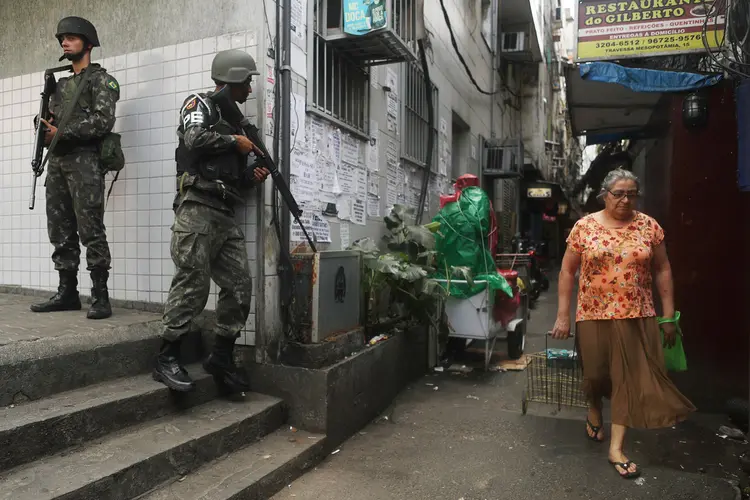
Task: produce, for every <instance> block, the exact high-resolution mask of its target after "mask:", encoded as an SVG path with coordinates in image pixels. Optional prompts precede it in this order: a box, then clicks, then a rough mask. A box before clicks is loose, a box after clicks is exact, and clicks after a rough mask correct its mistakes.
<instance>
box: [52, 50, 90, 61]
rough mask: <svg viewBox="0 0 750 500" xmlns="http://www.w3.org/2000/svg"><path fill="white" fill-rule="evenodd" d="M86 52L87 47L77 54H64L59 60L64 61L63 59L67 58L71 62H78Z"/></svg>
mask: <svg viewBox="0 0 750 500" xmlns="http://www.w3.org/2000/svg"><path fill="white" fill-rule="evenodd" d="M84 54H86V49H83V50H82V51H80V52H77V53H75V54H63V55H61V56H60V59H58V61H62V60H63V59H67V60H68V61H70V62H78V61H80V60H81V59H83V56H84Z"/></svg>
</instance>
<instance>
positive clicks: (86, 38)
mask: <svg viewBox="0 0 750 500" xmlns="http://www.w3.org/2000/svg"><path fill="white" fill-rule="evenodd" d="M55 36H56V37H57V39H58V41H59V42H60V46H61V47H62V48H63V50H64V55H63V56H62V57H61V58H60V60H62V59H68V60H69V61H71V63H72V65H73V75H72V76H69V77H65V78H61V79H60V81H59V82H58V83H57V89H56V91H55V93H54V95H53V96H52V97H51V98H50V114H51V115H52V119H51V120H50V121H49V122H48V121H46V120H42V122H43V123H44V125H46V126H47V133H46V136H45V142H46V144H47V145H48V146H49V145H50V142H51V141H52V138H53V137H54V136H55V134H59V136H60V137H59V138H58V142H57V144H56V146H55V148H54V150H53V151H52V152H51V154H50V155H49V168H48V171H47V181H46V183H45V186H46V198H47V199H46V202H47V231H48V234H49V239H50V242H51V243H52V245H53V246H54V251H53V252H52V260H53V262H54V263H55V269H57V271H58V273H59V275H60V284H59V287H58V292H57V294H56V295H55V296H54V297H52V298H51V299H50V300H48V301H47V302H44V303H41V304H34V305H32V306H31V310H32V311H35V312H51V311H67V310H80V309H81V300H80V298H79V296H78V288H77V287H78V279H77V274H78V266H79V264H80V257H81V249H80V243H79V235H80V242H81V243H83V245H84V246H85V247H86V262H87V264H88V265H87V269H88V270H89V272H90V273H91V281H92V284H93V287H92V289H91V297H92V299H93V302H92V304H91V307H90V308H89V311H88V314H87V316H88V317H89V318H91V319H103V318H108V317H109V316H111V315H112V308H111V306H110V303H109V293H108V290H107V280H108V278H109V269H110V261H111V257H110V253H109V246H108V244H107V235H106V231H105V228H104V220H103V218H104V173H103V172H102V170H101V167H100V162H99V145H100V142H101V139H102V138H103V137H104V136H105V135H106V134H107V133H108V132H110V131H111V130H112V127H113V126H114V124H115V104H116V103H117V101H118V100H119V98H120V86H119V84H118V83H117V81H116V80H115V79H114V78H113V77H112V76H110V75H109V74H107V72H106V70H104V69H103V68H102V67H101V66H99V65H98V64H92V63H91V49H92V48H93V47H98V46H99V39H98V36H97V33H96V29H95V28H94V26H93V25H92V24H91V23H90V22H88V21H87V20H85V19H81V18H79V17H67V18H64V19H62V20H61V21H60V23H59V24H58V28H57V34H56V35H55ZM86 73H90V76H89V78H88V82H86V83H85V85H86V86H87V87H88V88H85V89H84V90H83V93H82V94H81V96H80V98H79V99H78V102H77V104H76V105H75V107H74V108H73V113H72V115H71V116H70V118H69V120H68V121H67V123H66V124H65V126H64V127H65V128H64V129H63V130H58V129H57V127H56V125H57V124H59V123H60V121H61V120H62V115H63V113H65V111H64V110H66V109H68V107H69V106H70V103H71V102H72V101H73V99H74V95H75V93H76V89H77V88H78V86H79V85H80V84H81V83H82V80H83V78H84V75H85V74H86Z"/></svg>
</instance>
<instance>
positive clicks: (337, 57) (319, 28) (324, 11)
mask: <svg viewBox="0 0 750 500" xmlns="http://www.w3.org/2000/svg"><path fill="white" fill-rule="evenodd" d="M327 3H328V2H327V1H326V0H316V1H315V2H314V4H313V5H314V14H313V15H314V18H313V21H314V22H313V29H312V30H311V31H312V43H311V50H312V78H310V79H309V80H308V87H309V91H308V103H309V106H310V108H311V110H312V111H313V112H317V113H318V114H320V115H322V116H324V117H326V118H328V119H330V120H332V121H334V122H336V123H338V124H340V125H343V126H345V127H347V128H350V129H352V130H353V131H356V132H361V133H365V134H366V133H367V132H368V126H369V118H370V117H369V113H370V72H369V70H368V69H367V68H366V67H362V66H360V65H358V64H356V63H354V62H352V61H351V60H349V59H347V58H346V57H344V56H343V55H342V54H340V53H338V52H337V51H336V49H335V48H334V47H333V46H331V44H330V43H329V42H327V41H326V40H325V38H324V36H323V35H324V33H325V31H326V29H327V27H326V25H327V24H330V23H331V20H330V19H328V21H327V22H326V20H325V18H326V17H328V18H332V17H333V18H336V17H337V16H340V15H341V2H340V1H339V2H336V1H333V2H331V4H332V5H327ZM334 7H337V9H338V10H337V9H336V8H334ZM319 17H320V18H321V19H320V20H319Z"/></svg>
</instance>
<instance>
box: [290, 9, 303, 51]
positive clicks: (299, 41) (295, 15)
mask: <svg viewBox="0 0 750 500" xmlns="http://www.w3.org/2000/svg"><path fill="white" fill-rule="evenodd" d="M291 2H292V9H291V12H292V21H291V24H292V43H293V44H294V45H296V46H297V47H299V48H300V49H302V50H307V40H306V38H305V32H306V30H307V1H306V0H291Z"/></svg>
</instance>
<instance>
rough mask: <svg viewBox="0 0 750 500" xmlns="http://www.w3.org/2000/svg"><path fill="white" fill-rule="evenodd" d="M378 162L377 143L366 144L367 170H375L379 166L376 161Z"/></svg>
mask: <svg viewBox="0 0 750 500" xmlns="http://www.w3.org/2000/svg"><path fill="white" fill-rule="evenodd" d="M379 162H380V154H379V153H378V143H377V142H375V144H371V143H370V144H368V145H367V170H369V171H370V172H377V171H378V170H379V169H380V168H379V167H378V163H379Z"/></svg>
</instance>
